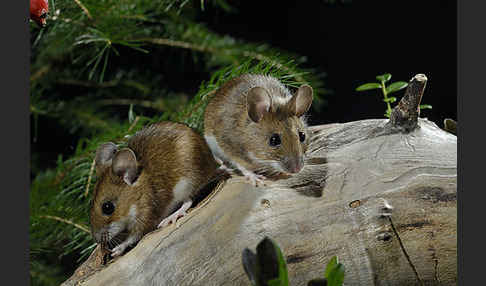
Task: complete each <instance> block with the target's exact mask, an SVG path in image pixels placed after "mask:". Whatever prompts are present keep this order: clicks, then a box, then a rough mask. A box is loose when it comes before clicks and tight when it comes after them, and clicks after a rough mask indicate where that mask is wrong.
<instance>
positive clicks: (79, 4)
mask: <svg viewBox="0 0 486 286" xmlns="http://www.w3.org/2000/svg"><path fill="white" fill-rule="evenodd" d="M74 2H76V4H78V6H79V7H80V8H81V9H82V10H83V12H84V13H85V14H86V16H88V18H89V19H90V20H93V17H92V16H91V14H90V13H89V11H88V9H87V8H86V6H84V5H83V3H81V1H79V0H74Z"/></svg>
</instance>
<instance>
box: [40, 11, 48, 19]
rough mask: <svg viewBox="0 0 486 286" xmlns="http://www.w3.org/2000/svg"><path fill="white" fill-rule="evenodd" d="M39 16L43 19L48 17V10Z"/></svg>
mask: <svg viewBox="0 0 486 286" xmlns="http://www.w3.org/2000/svg"><path fill="white" fill-rule="evenodd" d="M39 18H41V19H44V18H47V13H46V12H44V13H42V14H41V15H40V16H39Z"/></svg>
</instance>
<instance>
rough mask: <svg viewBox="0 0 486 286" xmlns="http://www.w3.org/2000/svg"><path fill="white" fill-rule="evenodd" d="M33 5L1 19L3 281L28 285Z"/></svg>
mask: <svg viewBox="0 0 486 286" xmlns="http://www.w3.org/2000/svg"><path fill="white" fill-rule="evenodd" d="M29 3H30V2H29V1H4V2H2V4H3V5H6V6H4V7H3V8H4V11H5V12H6V13H4V16H3V17H2V20H3V21H2V25H0V27H1V35H2V38H3V41H2V69H0V74H1V79H2V80H1V82H2V83H1V86H2V95H1V99H2V102H1V103H2V104H1V106H2V112H1V114H2V118H1V122H2V123H3V124H2V136H1V138H2V139H3V140H0V141H1V142H2V143H1V144H2V145H1V147H2V150H3V156H2V162H3V164H2V174H3V176H2V187H1V188H2V192H3V198H4V199H3V203H2V207H1V208H0V210H1V213H0V215H1V218H2V228H3V235H2V236H1V237H2V257H4V259H3V260H4V266H3V271H2V281H15V282H14V283H8V282H6V283H4V284H11V285H29V282H30V281H29V272H28V271H29V244H28V230H29V203H28V200H29V191H30V175H29V173H30V172H29V168H30V163H29V162H30V147H29V137H30V133H29V130H30V126H29V125H30V124H29V84H30V83H29V65H30V42H29V41H30V39H29V38H30V35H29Z"/></svg>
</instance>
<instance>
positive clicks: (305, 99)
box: [288, 84, 313, 117]
mask: <svg viewBox="0 0 486 286" xmlns="http://www.w3.org/2000/svg"><path fill="white" fill-rule="evenodd" d="M312 94H313V91H312V87H310V85H307V84H304V85H301V86H300V87H299V89H298V90H297V92H296V93H295V94H294V95H293V96H292V98H291V99H290V101H289V103H288V104H289V108H290V110H291V112H292V113H293V114H294V115H296V116H297V117H301V116H302V115H304V113H306V112H307V110H309V108H310V106H311V104H312Z"/></svg>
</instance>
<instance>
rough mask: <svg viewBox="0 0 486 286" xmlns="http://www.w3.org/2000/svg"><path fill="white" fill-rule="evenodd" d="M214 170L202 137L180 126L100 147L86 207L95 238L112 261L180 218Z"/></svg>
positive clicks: (147, 130)
mask: <svg viewBox="0 0 486 286" xmlns="http://www.w3.org/2000/svg"><path fill="white" fill-rule="evenodd" d="M217 169H218V165H217V163H216V162H215V160H214V159H213V156H212V154H211V151H210V149H209V147H208V146H207V144H206V141H205V140H204V138H203V136H202V135H200V134H199V133H197V132H196V131H194V130H193V129H192V128H190V127H188V126H187V125H185V124H182V123H176V122H168V121H167V122H158V123H155V124H151V125H149V126H146V127H144V128H143V129H141V130H140V131H138V132H136V133H135V134H133V135H132V136H131V137H130V138H129V139H128V142H127V147H126V148H119V147H118V146H117V145H116V144H115V143H113V142H106V143H103V144H100V145H99V146H98V148H97V150H96V155H95V170H96V176H97V180H96V183H95V186H94V191H93V199H92V202H91V208H90V224H91V233H92V235H93V238H94V239H95V241H96V242H97V243H100V244H101V246H102V248H103V249H105V250H106V249H107V250H109V251H110V252H111V256H112V257H116V256H119V255H121V254H122V253H123V252H124V251H125V249H126V248H127V247H129V246H133V245H135V244H136V243H137V242H138V241H139V240H140V239H141V238H142V236H143V235H145V234H146V233H148V232H150V231H153V230H155V229H157V228H160V227H164V226H166V225H168V224H170V223H175V222H176V220H177V219H178V218H179V217H182V216H184V215H185V214H186V211H187V210H188V209H189V208H190V207H191V205H192V202H193V199H194V197H195V196H196V195H197V194H198V191H199V190H201V189H202V188H203V187H204V186H205V185H207V184H208V183H209V182H210V181H211V178H213V177H214V176H215V175H216V174H217Z"/></svg>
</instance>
